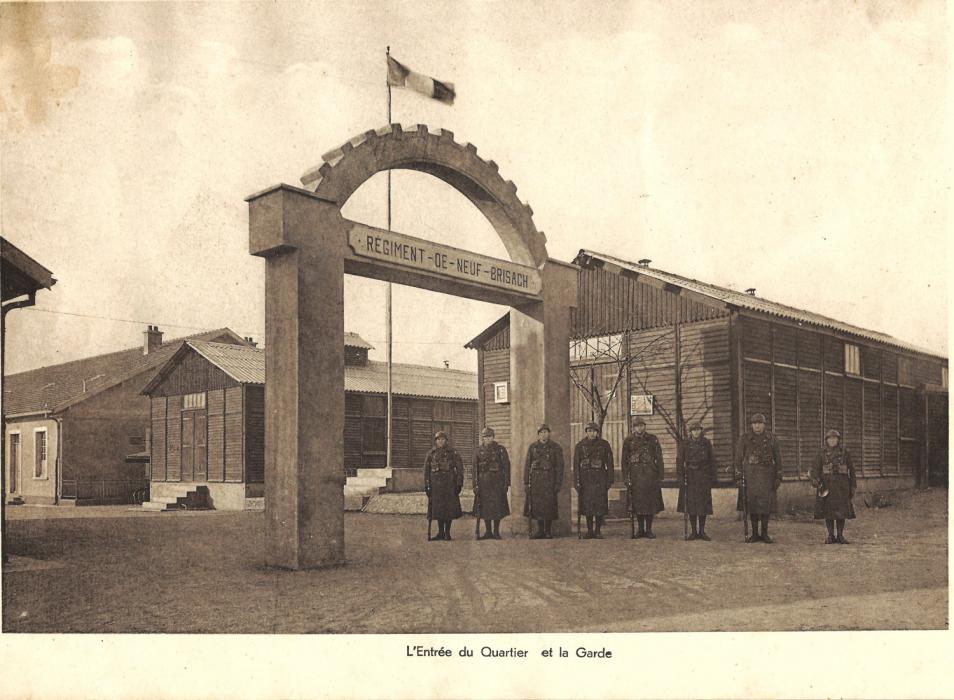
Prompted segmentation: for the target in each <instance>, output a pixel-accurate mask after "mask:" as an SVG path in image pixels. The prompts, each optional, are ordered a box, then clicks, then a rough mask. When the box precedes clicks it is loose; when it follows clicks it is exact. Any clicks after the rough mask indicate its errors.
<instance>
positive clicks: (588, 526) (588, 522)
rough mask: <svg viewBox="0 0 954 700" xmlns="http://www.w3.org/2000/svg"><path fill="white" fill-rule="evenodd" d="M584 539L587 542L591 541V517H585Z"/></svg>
mask: <svg viewBox="0 0 954 700" xmlns="http://www.w3.org/2000/svg"><path fill="white" fill-rule="evenodd" d="M584 537H585V538H586V539H588V540H591V539H593V516H592V515H587V516H586V535H584Z"/></svg>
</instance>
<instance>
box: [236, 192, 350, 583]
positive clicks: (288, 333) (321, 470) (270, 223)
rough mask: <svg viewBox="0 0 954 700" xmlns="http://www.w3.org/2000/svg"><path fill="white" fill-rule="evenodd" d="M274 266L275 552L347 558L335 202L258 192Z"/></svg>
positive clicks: (269, 391)
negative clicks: (345, 552) (345, 554)
mask: <svg viewBox="0 0 954 700" xmlns="http://www.w3.org/2000/svg"><path fill="white" fill-rule="evenodd" d="M248 202H249V247H250V252H251V253H252V254H253V255H259V256H261V257H264V258H265V260H266V263H265V265H266V267H265V347H266V349H267V354H266V363H265V376H266V383H265V519H266V544H265V547H266V549H265V560H266V564H267V565H269V566H277V567H283V568H287V569H309V568H316V567H322V566H331V565H335V564H340V563H343V561H344V495H343V488H342V487H343V485H344V473H343V468H342V465H343V463H344V437H343V436H344V255H345V245H346V244H345V234H344V227H343V224H342V223H341V222H342V219H341V215H340V212H339V210H338V207H337V205H336V204H335V203H333V202H329V201H327V200H324V199H322V198H319V197H316V196H315V195H314V194H312V193H310V192H307V191H305V190H298V189H297V188H291V187H288V186H286V185H281V186H279V187H276V188H273V189H271V190H267V191H265V192H263V193H260V194H258V195H254V196H253V197H251V198H249V200H248Z"/></svg>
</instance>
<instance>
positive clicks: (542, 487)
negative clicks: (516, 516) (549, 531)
mask: <svg viewBox="0 0 954 700" xmlns="http://www.w3.org/2000/svg"><path fill="white" fill-rule="evenodd" d="M563 469H564V464H563V448H562V447H560V446H559V445H558V444H557V443H555V442H554V441H553V440H548V441H547V442H546V443H542V442H540V441H539V440H537V441H536V442H534V443H533V444H532V445H530V447H529V449H527V461H526V464H524V467H523V483H524V486H525V487H526V490H527V500H526V504H525V505H524V509H523V514H524V515H525V516H527V517H528V518H539V519H541V520H554V519H556V518H557V517H559V516H558V513H557V493H558V492H559V491H560V487H561V486H562V485H563Z"/></svg>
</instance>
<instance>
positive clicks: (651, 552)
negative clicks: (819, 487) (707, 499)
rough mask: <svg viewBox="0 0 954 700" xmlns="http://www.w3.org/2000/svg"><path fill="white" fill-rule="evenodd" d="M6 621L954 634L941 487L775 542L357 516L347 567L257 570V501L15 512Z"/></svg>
mask: <svg viewBox="0 0 954 700" xmlns="http://www.w3.org/2000/svg"><path fill="white" fill-rule="evenodd" d="M8 513H9V517H10V518H11V520H10V522H9V523H8V547H9V553H10V554H11V561H10V563H9V564H8V565H7V567H6V569H5V570H4V574H3V630H4V631H5V632H100V633H102V632H220V633H226V632H255V633H261V632H282V633H301V632H345V633H397V632H570V631H587V632H599V631H608V632H629V631H707V630H709V631H716V630H737V631H756V630H831V629H843V630H856V629H946V628H947V626H948V618H947V610H948V601H947V599H948V594H947V584H948V581H947V491H946V490H931V491H928V492H922V493H916V494H913V495H911V496H910V497H908V498H906V499H904V500H903V501H901V502H898V503H896V504H894V505H892V506H890V507H887V508H881V509H869V508H866V507H865V506H864V504H862V503H860V504H859V513H858V518H857V519H856V520H854V521H849V527H848V530H847V532H846V535H847V536H848V538H849V540H850V541H851V544H850V545H841V546H839V545H824V544H822V541H823V539H824V535H825V528H824V525H823V524H822V523H819V522H814V521H812V520H810V519H806V518H804V517H801V518H785V519H782V520H780V521H777V522H775V523H773V525H772V535H773V536H774V537H775V539H776V544H774V545H766V544H762V543H758V544H743V543H741V542H740V539H741V529H742V526H741V523H739V522H738V521H737V520H735V521H730V520H719V519H717V520H715V521H712V522H711V524H710V526H709V527H708V528H707V529H708V530H709V531H710V534H711V535H712V537H713V541H712V542H708V543H707V542H701V541H696V542H685V541H683V540H682V539H681V538H682V519H681V518H675V517H671V516H670V517H665V518H661V519H659V520H658V521H657V525H656V528H655V529H656V531H657V534H658V535H659V538H658V539H657V540H654V541H649V540H635V541H633V540H630V539H629V538H628V535H629V523H628V521H626V522H613V523H610V524H609V525H608V526H607V532H606V534H607V539H605V540H578V539H576V538H575V537H572V538H562V539H554V540H549V541H527V539H526V538H525V537H523V538H518V539H505V540H502V541H486V542H477V541H475V540H474V529H473V528H474V521H473V519H472V518H469V517H467V518H463V519H462V520H460V521H457V524H456V525H455V528H454V531H453V532H454V536H455V539H454V541H453V542H430V543H429V542H426V541H425V538H426V530H427V526H426V521H424V519H423V518H421V517H419V516H416V517H415V516H400V515H372V514H362V513H348V514H347V515H346V517H345V527H346V537H347V542H346V552H347V557H348V561H347V565H345V566H342V567H337V568H334V569H329V570H322V571H306V572H289V571H279V570H270V569H267V568H265V566H264V565H263V549H264V515H263V514H262V513H225V512H181V513H170V514H164V513H142V512H132V511H129V510H127V509H126V508H123V507H103V508H85V509H84V508H76V509H66V508H46V509H44V508H32V507H24V506H21V507H17V508H10V509H8Z"/></svg>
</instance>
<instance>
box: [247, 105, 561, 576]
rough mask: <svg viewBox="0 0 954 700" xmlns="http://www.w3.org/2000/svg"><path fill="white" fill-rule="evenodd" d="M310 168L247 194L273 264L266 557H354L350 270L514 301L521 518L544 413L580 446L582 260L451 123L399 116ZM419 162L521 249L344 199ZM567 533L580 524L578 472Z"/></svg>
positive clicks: (259, 249) (299, 563) (276, 562)
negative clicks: (385, 221) (424, 226)
mask: <svg viewBox="0 0 954 700" xmlns="http://www.w3.org/2000/svg"><path fill="white" fill-rule="evenodd" d="M324 161H325V162H324V163H322V165H321V166H320V167H318V168H315V169H314V170H311V171H309V172H308V173H306V174H305V175H304V176H303V177H302V183H303V184H304V185H305V187H307V188H309V189H300V188H297V187H291V186H289V185H277V186H275V187H272V188H269V189H267V190H265V191H263V192H260V193H258V194H255V195H252V196H251V197H249V198H248V200H247V201H248V203H249V249H250V253H251V254H252V255H258V256H261V257H263V258H265V259H266V267H265V343H266V347H267V348H268V354H267V357H266V367H265V371H266V377H267V383H266V386H265V512H266V521H267V533H266V562H267V564H269V565H270V566H281V567H285V568H291V569H304V568H313V567H319V566H329V565H334V564H339V563H341V562H343V561H344V496H343V493H342V485H343V479H344V476H343V470H342V468H341V465H342V464H343V461H344V439H343V433H344V315H343V311H344V280H343V278H344V275H345V274H346V273H347V274H354V275H360V276H363V277H372V278H374V279H380V280H387V281H391V282H395V283H398V284H406V285H410V286H414V287H421V288H424V289H430V290H433V291H439V292H443V293H446V294H454V295H457V296H462V297H467V298H470V299H477V300H480V301H486V302H492V303H496V304H505V305H508V306H510V307H511V309H512V310H511V318H510V332H511V340H510V355H511V358H510V359H511V362H510V366H511V377H510V384H511V386H510V402H511V403H510V411H511V424H512V429H513V436H512V439H511V453H512V457H513V463H514V473H513V486H512V489H511V506H512V510H513V512H514V513H515V514H517V515H514V516H512V517H511V518H510V519H509V520H510V521H511V527H512V528H513V529H515V530H520V531H523V532H525V531H526V530H525V527H519V528H518V527H516V523H518V522H519V521H521V520H522V518H520V517H519V514H520V513H522V508H523V498H524V493H523V473H522V472H523V456H524V455H525V454H526V451H527V447H528V446H529V443H530V442H531V441H532V440H534V439H535V438H536V426H537V425H538V424H539V423H540V422H541V421H546V422H547V423H549V424H550V425H551V427H552V428H553V435H554V438H555V439H556V440H557V441H558V442H560V444H562V445H563V448H564V451H565V453H566V454H567V456H568V457H569V454H570V447H571V446H570V444H569V442H568V440H569V435H570V408H569V406H570V382H569V338H570V307H571V306H572V305H573V304H575V303H576V269H575V267H573V266H571V265H569V264H567V263H563V262H559V261H556V260H551V259H550V258H549V257H548V256H547V250H546V238H545V236H544V235H543V234H542V233H540V232H539V231H537V229H536V227H535V226H534V224H533V218H532V215H533V212H532V211H531V210H530V207H529V206H527V205H525V204H522V203H521V202H520V200H519V199H517V188H516V186H515V185H514V184H513V183H512V182H508V181H505V180H504V179H503V178H501V177H500V175H499V174H498V172H497V165H496V164H495V163H494V162H493V161H485V160H483V159H481V158H480V157H479V156H478V155H477V151H476V149H475V148H474V147H473V146H471V145H470V144H465V145H461V144H458V143H457V142H455V141H454V135H453V134H452V133H451V132H449V131H443V130H438V131H436V132H434V133H430V132H429V131H428V129H427V127H426V126H423V125H418V126H416V127H414V128H413V129H411V130H408V131H405V130H403V129H402V128H401V126H400V125H398V124H392V125H390V126H386V127H383V128H381V129H378V130H377V131H368V132H365V133H364V134H362V135H361V136H358V137H355V138H353V139H351V140H350V141H348V142H347V143H345V144H344V145H342V146H341V147H340V148H338V149H336V150H334V151H332V152H330V153H328V154H326V155H325V156H324ZM398 169H406V170H418V171H421V172H425V173H429V174H431V175H433V176H435V177H437V178H439V179H441V180H443V181H444V182H446V183H447V184H449V185H451V186H453V187H454V188H456V189H457V190H458V191H459V192H461V193H462V194H463V195H464V196H465V197H467V199H469V200H470V201H471V202H472V203H473V204H474V206H476V207H477V208H478V209H479V210H480V211H481V212H482V213H483V214H484V216H485V217H486V218H487V220H488V221H489V222H490V224H491V225H492V226H493V228H494V230H495V231H496V232H497V234H498V235H499V236H500V239H501V241H502V242H503V244H504V246H505V247H506V249H507V252H508V254H509V255H510V260H509V261H507V260H497V259H495V258H490V257H487V256H484V255H478V254H476V253H471V252H468V251H464V250H460V249H457V248H451V247H449V246H444V245H441V244H439V243H436V242H434V241H429V240H424V239H420V238H415V237H412V236H406V235H403V234H400V233H396V232H389V231H385V230H382V229H377V228H374V227H371V226H366V225H364V224H359V223H356V222H354V221H349V220H348V219H345V218H344V217H342V215H341V207H342V206H344V204H345V202H346V201H347V200H348V198H349V197H350V196H351V195H352V193H353V192H354V191H355V190H356V189H358V187H360V186H361V184H362V183H364V182H365V181H366V180H368V178H370V177H371V176H372V175H374V174H375V173H377V172H380V171H382V170H398ZM559 505H560V515H561V520H560V522H559V523H556V524H555V528H556V530H557V532H558V533H562V534H565V533H567V532H568V531H569V515H570V513H569V511H570V479H569V478H567V479H566V481H565V483H564V488H563V490H562V491H561V494H560V504H559Z"/></svg>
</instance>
